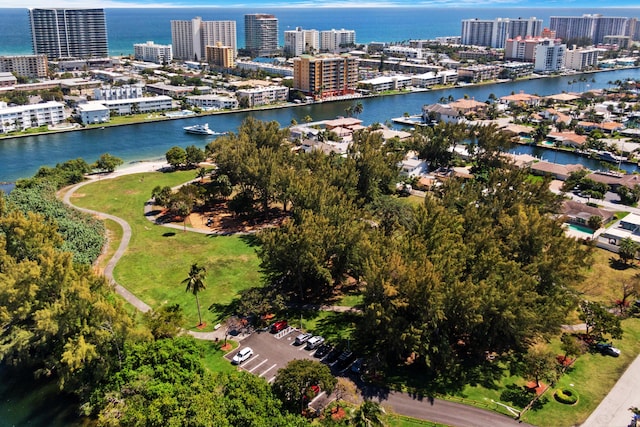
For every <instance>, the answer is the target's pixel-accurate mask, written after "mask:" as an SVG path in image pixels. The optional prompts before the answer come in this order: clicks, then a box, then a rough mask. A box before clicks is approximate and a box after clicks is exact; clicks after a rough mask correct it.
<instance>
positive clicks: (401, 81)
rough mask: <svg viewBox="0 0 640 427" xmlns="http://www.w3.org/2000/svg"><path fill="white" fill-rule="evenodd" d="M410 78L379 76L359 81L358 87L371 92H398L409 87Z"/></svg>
mask: <svg viewBox="0 0 640 427" xmlns="http://www.w3.org/2000/svg"><path fill="white" fill-rule="evenodd" d="M411 84H412V78H411V77H407V76H388V77H387V76H381V77H376V78H373V79H367V80H360V81H359V82H358V87H359V88H362V89H366V90H369V91H371V92H384V91H386V90H400V89H404V88H406V87H408V86H411Z"/></svg>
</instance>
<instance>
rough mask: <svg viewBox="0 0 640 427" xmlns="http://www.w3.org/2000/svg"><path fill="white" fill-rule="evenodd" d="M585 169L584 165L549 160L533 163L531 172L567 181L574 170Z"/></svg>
mask: <svg viewBox="0 0 640 427" xmlns="http://www.w3.org/2000/svg"><path fill="white" fill-rule="evenodd" d="M582 169H584V166H582V165H560V164H557V163H551V162H547V161H542V162H536V163H533V164H532V165H531V173H533V174H534V175H541V176H551V177H553V178H554V179H559V180H560V181H566V179H567V178H569V175H571V174H572V173H573V172H577V171H579V170H582Z"/></svg>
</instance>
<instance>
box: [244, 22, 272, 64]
mask: <svg viewBox="0 0 640 427" xmlns="http://www.w3.org/2000/svg"><path fill="white" fill-rule="evenodd" d="M244 40H245V47H246V48H247V50H248V51H250V52H251V55H252V56H269V55H273V54H275V53H276V52H277V51H278V18H276V17H275V16H273V15H266V14H263V13H256V14H251V15H244Z"/></svg>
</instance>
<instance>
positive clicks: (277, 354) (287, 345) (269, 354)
mask: <svg viewBox="0 0 640 427" xmlns="http://www.w3.org/2000/svg"><path fill="white" fill-rule="evenodd" d="M299 333H300V332H299V331H298V330H297V329H293V328H290V329H288V330H286V331H283V332H281V333H278V334H272V333H269V332H254V333H252V334H251V335H250V336H248V337H247V338H244V339H243V340H242V341H241V342H240V346H239V347H238V349H237V350H235V351H232V352H230V353H229V354H227V355H226V356H225V358H226V359H227V360H229V363H231V359H232V358H233V356H234V355H235V354H236V353H237V352H238V351H239V350H240V349H242V348H244V347H251V349H253V356H252V357H251V358H250V359H248V360H246V361H245V362H243V363H242V364H240V365H239V367H240V368H241V369H243V370H245V371H247V372H250V373H252V374H254V375H257V376H259V377H262V378H264V379H266V380H267V381H268V382H269V383H271V382H273V380H274V379H275V376H276V373H277V372H278V369H280V368H284V367H285V366H286V365H287V363H289V362H290V361H292V360H294V359H314V357H313V355H314V353H315V352H316V350H315V349H314V350H307V349H306V348H305V345H304V344H302V345H300V346H297V345H295V344H294V342H295V338H296V336H297V335H298V334H299ZM315 360H317V359H315Z"/></svg>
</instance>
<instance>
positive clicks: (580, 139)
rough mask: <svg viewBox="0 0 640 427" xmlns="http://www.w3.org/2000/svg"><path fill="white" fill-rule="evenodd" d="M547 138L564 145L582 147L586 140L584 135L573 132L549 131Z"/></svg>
mask: <svg viewBox="0 0 640 427" xmlns="http://www.w3.org/2000/svg"><path fill="white" fill-rule="evenodd" d="M547 138H548V139H549V140H551V141H553V142H557V143H559V144H561V145H564V146H566V147H573V148H582V147H583V146H584V144H585V143H586V142H587V136H586V135H578V134H577V133H575V132H550V133H549V134H548V135H547Z"/></svg>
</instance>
